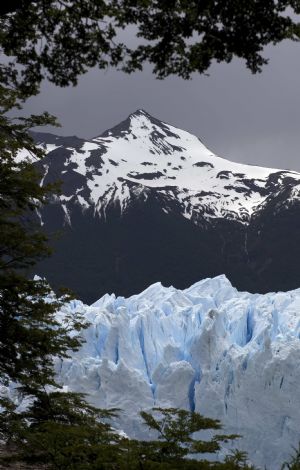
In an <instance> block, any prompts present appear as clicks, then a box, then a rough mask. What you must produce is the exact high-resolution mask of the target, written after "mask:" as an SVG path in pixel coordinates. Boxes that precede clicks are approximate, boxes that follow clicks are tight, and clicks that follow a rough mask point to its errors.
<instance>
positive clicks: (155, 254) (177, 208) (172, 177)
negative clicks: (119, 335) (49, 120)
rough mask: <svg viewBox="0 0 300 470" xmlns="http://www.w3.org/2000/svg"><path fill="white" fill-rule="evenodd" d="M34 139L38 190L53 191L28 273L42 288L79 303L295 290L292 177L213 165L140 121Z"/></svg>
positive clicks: (169, 131)
mask: <svg viewBox="0 0 300 470" xmlns="http://www.w3.org/2000/svg"><path fill="white" fill-rule="evenodd" d="M35 138H36V140H37V141H38V142H39V144H40V145H41V146H43V147H45V148H46V149H47V156H46V157H45V158H44V160H43V161H42V162H37V163H35V165H37V166H38V167H39V169H40V171H41V176H42V184H46V183H47V182H50V181H54V180H61V182H62V192H61V194H60V195H59V196H57V197H55V198H53V200H52V201H51V204H50V205H49V206H48V207H47V208H46V209H44V210H43V211H41V212H40V213H39V214H38V216H39V222H40V223H42V224H43V227H44V228H45V230H46V232H47V233H49V234H51V235H53V234H54V237H53V245H54V247H55V253H54V256H53V257H52V258H51V259H49V260H47V261H45V262H44V263H43V264H41V265H40V267H39V274H41V275H46V276H47V278H48V279H49V281H50V283H51V284H52V285H54V286H57V285H60V284H63V285H67V286H69V287H71V288H73V289H74V290H75V292H76V293H77V295H78V296H79V297H80V298H82V299H83V300H85V301H87V302H91V301H93V300H95V299H96V298H97V297H98V296H99V294H104V293H105V292H116V293H118V294H122V295H130V294H132V293H134V292H137V291H139V290H141V289H143V288H145V287H146V286H147V285H149V284H150V283H153V282H156V281H162V282H163V283H164V284H167V285H170V284H173V285H175V286H176V287H179V288H184V287H186V286H188V285H189V284H191V283H192V282H195V281H196V280H198V279H201V278H203V277H207V276H214V275H218V274H222V273H225V274H226V275H227V276H228V277H229V279H230V280H231V281H232V282H233V284H234V285H235V286H237V287H238V288H240V289H247V290H250V291H254V292H267V291H269V290H278V289H283V290H286V289H291V288H295V287H297V286H298V285H299V279H300V263H299V262H298V260H299V259H300V244H299V239H300V204H299V202H300V199H299V194H300V192H299V190H300V175H299V174H298V173H296V172H292V171H286V170H276V169H268V168H260V167H255V166H250V165H242V164H238V163H234V162H230V161H228V160H225V159H223V158H220V157H218V156H216V155H214V154H213V153H212V152H211V151H210V150H208V149H207V148H206V147H205V146H204V145H203V143H202V142H201V141H200V140H199V139H198V138H197V137H195V136H193V135H191V134H189V133H188V132H186V131H182V130H180V129H177V128H175V127H173V126H171V125H169V124H166V123H164V122H162V121H159V120H158V119H155V118H153V117H152V116H150V115H149V114H147V113H146V112H145V111H142V110H139V111H137V112H135V113H133V114H132V115H130V116H129V117H128V118H127V119H126V120H125V121H123V122H122V123H121V124H119V125H118V126H116V127H114V128H113V129H111V130H109V131H106V132H104V133H103V134H102V135H101V136H100V137H96V138H93V139H91V140H88V141H87V140H83V139H79V138H77V137H58V136H54V135H51V134H35ZM23 157H24V156H23ZM57 234H59V237H57V236H56V235H57Z"/></svg>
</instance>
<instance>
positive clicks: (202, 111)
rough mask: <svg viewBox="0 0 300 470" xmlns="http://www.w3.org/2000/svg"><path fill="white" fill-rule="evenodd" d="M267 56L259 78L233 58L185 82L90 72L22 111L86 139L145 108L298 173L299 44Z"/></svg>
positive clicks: (219, 145) (221, 146)
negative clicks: (45, 116)
mask: <svg viewBox="0 0 300 470" xmlns="http://www.w3.org/2000/svg"><path fill="white" fill-rule="evenodd" d="M266 55H267V56H268V57H270V63H269V65H266V66H265V67H264V70H263V72H262V74H258V75H252V74H251V73H250V72H249V71H248V70H247V69H246V68H245V66H244V64H243V62H240V61H234V62H233V63H231V64H228V65H227V64H218V65H215V66H213V67H212V68H211V69H210V70H209V74H210V75H209V76H208V77H207V76H200V75H194V77H193V79H192V80H189V81H185V80H182V79H179V78H174V77H172V78H168V79H165V80H164V81H160V80H157V79H155V78H154V76H153V75H152V74H151V72H150V70H146V71H144V72H138V73H135V74H132V75H125V74H124V73H122V72H118V71H116V70H110V71H106V72H104V71H99V70H91V71H90V72H89V73H87V74H86V75H84V76H83V77H81V78H80V80H79V84H78V86H77V87H75V88H73V87H70V88H67V89H60V88H56V87H54V86H52V85H50V84H48V83H45V84H44V85H43V87H42V91H41V94H40V95H39V96H37V97H35V98H33V99H31V100H30V101H29V102H28V103H27V104H26V108H25V110H26V111H27V112H34V113H38V112H40V111H44V110H47V111H49V112H50V113H52V114H54V115H56V116H57V117H58V119H59V120H60V123H61V124H62V128H61V129H54V130H52V131H51V132H53V133H56V134H61V135H77V136H79V137H87V138H90V137H94V136H97V135H99V134H101V133H102V132H103V131H104V130H105V129H108V128H110V127H112V126H114V125H116V124H118V123H119V122H120V121H121V120H123V119H125V118H126V117H127V116H128V115H129V114H130V113H131V112H133V111H135V110H136V109H138V108H143V109H145V110H146V111H148V112H149V113H150V114H152V115H153V116H155V117H157V118H159V119H162V120H164V121H166V122H169V123H170V124H173V125H175V126H177V127H180V128H182V129H185V130H187V131H189V132H191V133H193V134H196V135H197V136H198V137H200V139H201V140H202V141H203V142H204V143H205V144H206V146H207V147H209V148H210V149H211V150H212V151H214V152H215V153H217V154H218V155H220V156H223V157H226V158H228V159H230V160H234V161H239V162H247V163H251V164H258V165H262V166H270V167H274V168H290V169H294V170H299V171H300V80H299V77H300V44H296V43H291V42H285V43H284V44H281V45H279V46H276V47H275V48H269V49H268V50H267V53H266Z"/></svg>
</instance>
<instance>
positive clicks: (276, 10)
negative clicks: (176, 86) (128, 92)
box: [0, 0, 300, 97]
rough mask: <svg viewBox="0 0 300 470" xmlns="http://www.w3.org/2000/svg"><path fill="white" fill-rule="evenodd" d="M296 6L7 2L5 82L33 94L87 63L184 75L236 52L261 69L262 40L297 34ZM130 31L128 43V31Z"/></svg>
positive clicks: (138, 0) (1, 31)
mask: <svg viewBox="0 0 300 470" xmlns="http://www.w3.org/2000/svg"><path fill="white" fill-rule="evenodd" d="M299 13H300V7H299V2H297V1H293V0H278V1H277V0H265V1H263V2H262V1H258V0H247V1H236V0H229V1H226V2H224V1H223V0H214V1H212V0H210V1H201V2H200V1H199V0H164V1H162V0H107V1H105V0H93V1H91V0H86V1H83V0H11V1H10V2H2V3H1V5H0V51H1V53H2V54H3V57H5V56H6V60H5V61H4V60H3V63H2V64H1V65H0V84H2V85H4V86H10V87H16V88H17V89H19V90H20V91H22V93H23V95H24V97H28V96H31V95H34V94H36V93H38V90H39V85H40V83H41V81H42V80H43V79H44V78H46V79H48V80H50V81H51V82H53V83H54V84H56V85H58V86H67V85H70V84H73V85H75V84H76V82H77V79H78V77H79V76H80V75H82V74H83V73H85V72H86V71H87V70H88V69H89V68H90V67H94V66H98V67H99V68H100V69H107V68H108V67H118V68H119V69H121V70H123V71H125V72H128V73H131V72H134V71H136V70H142V68H143V66H144V64H145V63H147V62H148V63H150V64H151V65H152V66H153V73H154V74H155V75H156V76H157V77H158V78H165V77H167V76H169V75H171V74H175V75H178V76H180V77H183V78H185V79H187V78H190V76H191V74H192V73H193V72H198V73H205V72H206V71H207V70H208V68H209V67H210V65H211V64H212V63H213V62H227V63H229V62H231V61H232V59H233V58H234V57H238V58H241V59H243V60H244V61H245V62H246V66H247V67H248V68H249V69H250V70H251V71H252V72H253V73H256V72H259V71H260V70H261V69H262V66H263V65H264V64H266V63H267V60H266V58H265V57H264V56H263V49H264V47H265V46H267V45H269V44H278V43H280V42H282V41H283V40H286V39H290V40H293V41H299V37H300V26H299V21H298V18H297V15H299ZM123 30H127V31H128V32H129V34H128V33H127V34H122V31H123ZM133 31H134V32H135V41H134V42H132V41H130V43H131V44H130V45H129V44H127V43H126V37H127V36H129V37H132V35H133V34H134V33H133ZM121 38H122V40H121Z"/></svg>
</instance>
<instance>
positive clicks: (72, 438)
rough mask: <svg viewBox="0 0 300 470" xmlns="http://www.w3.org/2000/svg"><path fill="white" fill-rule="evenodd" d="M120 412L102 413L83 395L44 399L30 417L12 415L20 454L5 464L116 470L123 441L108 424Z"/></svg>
mask: <svg viewBox="0 0 300 470" xmlns="http://www.w3.org/2000/svg"><path fill="white" fill-rule="evenodd" d="M115 411H116V410H99V409H96V408H94V407H92V406H90V405H88V404H87V403H86V402H85V400H84V399H83V397H82V396H81V395H79V394H74V393H62V392H52V393H45V392H44V393H39V394H38V396H37V397H36V399H35V401H34V402H33V403H32V404H31V406H30V407H29V408H28V409H27V410H26V411H24V412H22V413H19V414H17V413H16V411H15V410H13V409H11V413H10V416H9V421H8V422H7V423H9V426H10V428H11V429H10V445H13V446H14V447H13V448H15V449H18V451H15V452H13V453H11V455H10V456H9V457H4V458H3V459H2V461H3V462H4V463H5V462H6V463H7V462H9V461H10V462H15V461H17V462H20V461H21V462H26V463H28V464H30V465H34V464H36V463H42V464H46V465H47V468H49V469H56V470H69V469H70V470H75V469H76V470H89V469H91V470H92V469H95V470H96V469H104V468H115V467H114V465H115V464H116V462H117V461H118V459H119V456H120V454H121V449H120V448H119V442H120V440H121V438H120V437H119V435H118V434H117V433H116V432H114V431H113V429H112V428H111V426H110V425H109V424H108V422H107V420H108V419H111V418H112V417H114V416H115ZM6 417H8V415H6Z"/></svg>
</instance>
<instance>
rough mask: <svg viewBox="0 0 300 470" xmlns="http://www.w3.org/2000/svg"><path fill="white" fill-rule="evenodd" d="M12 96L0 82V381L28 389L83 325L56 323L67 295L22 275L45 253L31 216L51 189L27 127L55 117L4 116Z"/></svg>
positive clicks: (47, 378) (43, 377)
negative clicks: (38, 166) (35, 162)
mask: <svg viewBox="0 0 300 470" xmlns="http://www.w3.org/2000/svg"><path fill="white" fill-rule="evenodd" d="M17 98H18V95H17V93H15V92H12V91H10V90H8V89H5V88H4V87H0V104H1V108H2V109H0V156H1V165H0V377H1V378H0V383H2V384H5V385H6V384H7V383H8V382H9V381H12V382H17V383H18V384H20V385H21V386H22V388H23V391H26V392H27V393H31V391H32V390H33V389H39V388H41V387H44V386H45V385H47V384H52V385H54V371H53V357H54V356H58V357H65V356H66V355H67V354H68V353H67V351H68V350H70V349H77V348H78V347H79V344H80V339H79V337H76V336H74V335H72V336H71V335H69V332H70V331H71V330H74V329H79V328H80V327H81V326H83V325H82V322H81V320H82V319H81V318H80V317H74V318H71V317H70V316H66V317H65V318H64V319H63V320H62V321H59V322H58V321H57V319H56V311H57V309H58V307H59V306H61V305H62V303H63V302H65V301H67V300H68V299H69V296H68V295H64V296H63V297H61V298H60V299H58V298H56V296H54V294H53V293H52V292H51V290H50V288H49V286H48V285H47V283H46V281H45V280H42V279H34V280H33V279H30V278H29V276H28V275H27V274H28V273H27V271H28V269H29V268H32V266H34V264H35V263H36V262H37V261H38V260H39V259H41V258H42V257H44V256H47V255H48V254H49V252H50V251H49V248H48V246H47V239H46V237H45V235H44V234H43V233H42V232H41V227H40V226H39V225H37V224H35V223H34V222H33V217H32V216H33V214H34V213H35V212H36V211H38V209H39V208H40V205H41V204H44V203H45V202H46V200H47V197H48V196H49V194H50V193H51V192H52V191H53V189H54V188H53V187H50V186H46V187H44V186H43V185H40V176H39V174H38V173H37V171H36V170H35V169H34V167H33V165H32V164H31V163H30V158H33V156H34V158H39V157H41V156H42V155H43V152H42V151H41V150H40V149H38V148H36V146H35V144H34V142H33V140H32V138H31V137H30V135H29V134H28V130H29V129H30V128H31V127H32V126H35V125H40V124H45V123H51V124H53V123H55V121H54V119H53V118H52V117H51V116H49V115H48V114H47V113H45V114H44V115H42V116H31V117H30V118H22V119H19V120H11V119H9V118H8V117H7V115H6V114H5V111H7V110H8V109H10V108H11V107H12V106H13V105H16V104H18V101H17ZM21 151H22V155H23V157H21V156H20V155H21ZM24 152H25V153H26V154H27V155H28V158H27V157H24Z"/></svg>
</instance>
